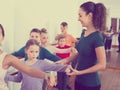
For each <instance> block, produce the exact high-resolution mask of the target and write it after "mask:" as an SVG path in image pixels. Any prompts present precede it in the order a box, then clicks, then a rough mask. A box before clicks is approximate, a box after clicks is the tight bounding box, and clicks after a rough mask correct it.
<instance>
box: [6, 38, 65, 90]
mask: <svg viewBox="0 0 120 90" xmlns="http://www.w3.org/2000/svg"><path fill="white" fill-rule="evenodd" d="M39 50H40V46H39V43H38V42H37V41H36V40H33V39H30V40H28V42H27V43H26V47H25V52H26V54H27V56H28V60H26V61H25V62H24V63H25V64H26V65H28V66H31V67H33V68H38V69H40V70H42V71H45V72H47V71H59V72H64V71H65V70H66V68H67V66H66V65H61V64H52V63H49V62H48V61H47V60H38V59H37V57H38V55H39ZM5 80H6V81H14V82H21V81H22V85H21V89H20V90H42V86H43V81H44V79H42V78H34V77H31V76H28V75H27V74H25V73H23V72H18V74H17V75H10V74H7V75H6V77H5Z"/></svg>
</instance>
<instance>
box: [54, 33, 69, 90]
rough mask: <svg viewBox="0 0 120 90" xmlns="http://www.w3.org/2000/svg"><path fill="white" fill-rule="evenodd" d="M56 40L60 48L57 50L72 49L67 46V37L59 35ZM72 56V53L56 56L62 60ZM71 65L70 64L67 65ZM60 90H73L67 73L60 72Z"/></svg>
mask: <svg viewBox="0 0 120 90" xmlns="http://www.w3.org/2000/svg"><path fill="white" fill-rule="evenodd" d="M56 40H57V41H58V46H57V48H59V49H67V48H70V46H68V45H66V36H65V35H63V34H59V35H58V36H57V37H56ZM70 54H71V52H66V53H59V52H57V53H56V55H57V56H59V57H60V58H61V59H64V58H67V57H69V56H70ZM67 64H70V63H67ZM57 76H58V78H57V79H58V90H66V89H69V90H71V88H70V87H69V85H67V84H68V78H69V77H68V76H67V75H66V73H64V72H58V75H57Z"/></svg>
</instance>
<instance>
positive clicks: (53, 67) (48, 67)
mask: <svg viewBox="0 0 120 90" xmlns="http://www.w3.org/2000/svg"><path fill="white" fill-rule="evenodd" d="M42 67H43V69H44V70H43V71H57V72H64V71H65V70H66V68H67V65H62V64H55V63H50V62H48V61H46V60H44V61H43V62H42Z"/></svg>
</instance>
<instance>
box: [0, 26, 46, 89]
mask: <svg viewBox="0 0 120 90" xmlns="http://www.w3.org/2000/svg"><path fill="white" fill-rule="evenodd" d="M4 36H5V34H4V29H3V27H2V25H1V24H0V44H1V43H2V41H3V39H4ZM10 66H13V67H14V68H16V69H18V70H20V71H22V72H24V73H26V74H29V75H30V76H34V77H38V78H45V74H44V73H43V72H42V71H40V70H38V69H33V68H31V67H28V66H27V65H24V64H23V63H21V62H20V60H19V59H17V58H16V57H14V56H12V55H9V54H7V53H6V52H4V51H3V50H2V49H0V72H1V73H0V90H8V88H7V85H6V83H5V81H4V77H5V74H6V72H7V69H8V68H9V67H10Z"/></svg>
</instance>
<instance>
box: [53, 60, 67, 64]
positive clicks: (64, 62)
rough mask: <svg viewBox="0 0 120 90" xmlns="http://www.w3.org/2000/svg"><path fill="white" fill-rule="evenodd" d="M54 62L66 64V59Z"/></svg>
mask: <svg viewBox="0 0 120 90" xmlns="http://www.w3.org/2000/svg"><path fill="white" fill-rule="evenodd" d="M55 64H66V59H62V60H59V61H56V62H55Z"/></svg>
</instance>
